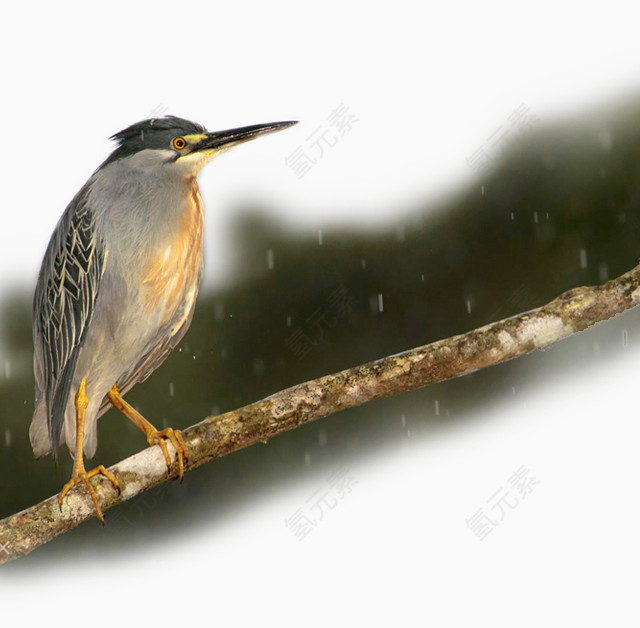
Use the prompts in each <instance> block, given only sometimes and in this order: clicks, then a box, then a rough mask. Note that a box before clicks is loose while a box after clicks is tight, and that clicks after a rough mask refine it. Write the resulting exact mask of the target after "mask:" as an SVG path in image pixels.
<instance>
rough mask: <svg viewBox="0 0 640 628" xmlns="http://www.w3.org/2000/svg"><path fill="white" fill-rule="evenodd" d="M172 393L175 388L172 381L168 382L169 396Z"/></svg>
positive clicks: (171, 395)
mask: <svg viewBox="0 0 640 628" xmlns="http://www.w3.org/2000/svg"><path fill="white" fill-rule="evenodd" d="M174 394H175V388H174V386H173V382H171V383H170V384H169V397H173V395H174Z"/></svg>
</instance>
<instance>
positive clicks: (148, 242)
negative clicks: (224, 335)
mask: <svg viewBox="0 0 640 628" xmlns="http://www.w3.org/2000/svg"><path fill="white" fill-rule="evenodd" d="M293 124H296V122H295V121H287V122H275V123H269V124H257V125H252V126H245V127H239V128H234V129H229V130H226V131H217V132H212V133H210V132H208V131H207V129H206V128H205V127H204V126H202V125H200V124H197V123H195V122H191V121H189V120H186V119H184V118H179V117H177V116H169V115H168V116H164V117H158V118H150V119H147V120H142V121H140V122H137V123H135V124H132V125H131V126H129V127H127V128H125V129H123V130H122V131H119V132H118V133H115V134H114V135H113V136H111V138H110V139H111V140H114V141H115V143H116V146H115V148H114V150H113V151H112V153H111V154H110V155H109V156H108V157H107V159H106V160H105V161H104V162H103V163H102V164H101V165H100V166H99V167H98V168H97V170H95V171H94V172H93V174H92V175H91V176H90V177H89V179H88V180H87V182H86V183H85V184H84V185H83V186H82V188H81V189H80V190H79V191H78V192H77V194H76V195H75V196H74V197H73V199H72V200H71V202H70V203H69V205H68V206H67V207H66V209H65V211H64V212H63V214H62V216H61V218H60V219H59V221H58V223H57V225H56V227H55V229H54V231H53V234H52V236H51V239H50V241H49V244H48V246H47V249H46V252H45V254H44V258H43V261H42V265H41V268H40V272H39V275H38V280H37V283H36V288H35V294H34V300H33V342H34V357H33V367H34V376H35V410H34V413H33V418H32V421H31V425H30V428H29V437H30V441H31V445H32V448H33V451H34V454H35V456H36V457H41V456H44V455H46V454H49V453H52V454H53V457H54V459H57V456H58V451H59V448H60V447H61V446H62V445H63V444H64V443H66V445H67V447H68V448H69V452H70V454H71V456H72V458H73V460H74V462H73V471H72V475H71V479H70V480H69V482H67V483H66V484H65V485H64V486H63V488H62V490H61V491H60V493H59V494H58V503H59V506H60V510H61V512H62V507H63V502H64V498H65V496H66V495H67V494H68V493H69V491H70V490H72V489H73V488H74V487H75V486H80V485H83V486H84V487H85V489H86V491H87V492H88V494H89V496H90V498H91V500H92V502H93V505H94V507H95V511H96V514H97V516H98V518H99V519H100V521H101V522H102V524H103V525H104V515H103V512H102V509H101V508H100V505H99V502H98V498H97V495H96V491H95V489H94V487H93V486H92V484H91V482H90V479H91V478H92V477H94V476H97V475H102V476H104V477H105V478H106V479H107V480H108V481H109V482H110V483H111V484H112V485H113V487H114V489H116V490H117V491H118V494H119V493H120V485H119V483H118V480H117V478H116V477H115V476H114V475H113V473H111V472H110V471H108V470H107V469H106V468H105V467H104V466H103V465H99V466H97V467H96V468H95V469H92V470H90V471H87V470H86V467H85V464H84V457H85V456H86V457H87V458H92V457H93V456H94V454H95V452H96V448H97V443H98V437H97V421H98V418H99V417H100V416H102V415H103V414H104V413H105V412H106V411H107V410H108V409H109V408H110V407H111V406H114V407H116V408H117V409H118V410H120V411H121V412H122V413H123V414H124V415H125V416H127V417H128V418H129V419H130V420H131V421H133V423H135V425H136V426H137V427H139V428H140V429H141V430H142V431H143V432H144V434H145V435H146V437H147V441H148V443H149V445H158V446H159V447H160V448H161V450H162V453H163V455H164V459H165V462H166V464H167V468H168V471H170V470H171V464H172V460H171V457H170V455H169V450H168V447H167V442H171V444H172V445H173V447H174V448H175V450H176V458H177V463H178V475H179V477H180V480H182V475H183V472H184V468H185V461H188V455H189V454H188V450H187V447H186V445H185V442H184V439H183V438H182V435H181V432H180V431H179V430H174V429H172V428H167V429H164V430H157V429H156V428H155V427H154V426H153V424H152V423H151V422H149V421H148V420H147V419H146V418H144V417H143V416H142V415H141V414H140V413H139V412H138V411H137V410H136V409H135V408H134V407H133V406H131V405H130V404H129V403H128V402H127V401H125V399H124V395H125V394H126V393H127V392H128V391H129V390H130V389H131V388H132V387H133V386H134V385H135V384H137V383H140V382H143V381H144V380H145V379H147V377H149V375H150V374H151V373H152V372H153V371H154V370H155V369H156V368H157V367H159V366H160V364H161V363H162V362H163V361H164V360H165V359H166V358H167V357H168V355H169V354H170V352H171V351H172V350H173V349H174V348H175V347H176V346H177V344H178V343H179V342H180V340H181V339H182V337H183V336H184V334H185V333H186V331H187V329H188V328H189V325H190V324H191V320H192V317H193V313H194V308H195V303H196V297H197V294H198V290H199V285H200V279H201V276H202V270H203V255H202V248H203V232H204V208H203V203H202V198H201V196H200V191H199V188H198V183H197V176H198V173H199V172H200V171H201V169H202V168H203V167H204V166H205V164H207V162H209V161H210V160H211V159H212V158H213V157H215V156H217V155H219V154H220V153H222V152H224V151H226V150H228V149H229V148H231V147H233V146H236V145H238V144H241V143H243V142H246V141H248V140H252V139H255V138H257V137H260V136H262V135H265V134H267V133H273V132H276V131H280V130H283V129H286V128H288V127H290V126H292V125H293Z"/></svg>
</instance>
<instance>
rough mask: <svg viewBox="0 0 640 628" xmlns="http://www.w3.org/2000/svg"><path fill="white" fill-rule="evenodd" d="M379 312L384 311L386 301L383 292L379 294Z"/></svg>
mask: <svg viewBox="0 0 640 628" xmlns="http://www.w3.org/2000/svg"><path fill="white" fill-rule="evenodd" d="M378 312H384V302H383V299H382V295H381V294H379V295H378Z"/></svg>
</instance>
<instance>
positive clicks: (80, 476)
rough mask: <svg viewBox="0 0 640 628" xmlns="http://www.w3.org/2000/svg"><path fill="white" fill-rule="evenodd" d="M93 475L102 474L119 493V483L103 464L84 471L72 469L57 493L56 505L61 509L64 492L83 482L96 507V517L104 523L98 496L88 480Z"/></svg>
mask: <svg viewBox="0 0 640 628" xmlns="http://www.w3.org/2000/svg"><path fill="white" fill-rule="evenodd" d="M95 475H104V477H105V478H107V480H109V482H111V484H113V488H115V489H116V490H117V491H118V495H120V485H119V484H118V480H117V479H116V477H115V475H113V473H111V471H107V469H105V468H104V466H103V465H99V466H97V467H96V468H95V469H92V470H91V471H88V472H87V471H85V470H84V468H83V469H78V470H74V472H73V475H72V476H71V479H70V480H69V481H68V482H67V483H66V484H65V485H64V487H63V488H62V490H61V491H60V494H59V495H58V505H59V506H60V510H62V502H63V500H64V498H65V496H66V494H67V493H68V492H69V491H70V490H71V489H72V488H73V487H74V486H76V484H84V486H85V488H86V489H87V493H89V497H91V501H92V502H93V505H94V506H95V509H96V514H97V515H98V519H100V521H101V522H102V525H104V515H103V514H102V509H101V508H100V505H99V504H98V496H97V495H96V490H95V489H94V488H93V486H92V484H91V482H90V481H89V480H90V479H91V478H92V477H93V476H95Z"/></svg>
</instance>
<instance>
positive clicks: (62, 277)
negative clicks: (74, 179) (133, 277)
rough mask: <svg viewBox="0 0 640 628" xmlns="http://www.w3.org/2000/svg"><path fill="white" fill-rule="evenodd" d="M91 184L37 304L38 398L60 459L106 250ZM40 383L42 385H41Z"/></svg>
mask: <svg viewBox="0 0 640 628" xmlns="http://www.w3.org/2000/svg"><path fill="white" fill-rule="evenodd" d="M89 190H90V183H88V184H87V185H86V186H85V187H84V188H83V189H82V190H80V192H78V194H77V195H76V197H75V198H74V199H73V200H72V201H71V203H70V204H69V206H68V207H67V209H66V210H65V212H64V214H63V215H62V218H61V219H60V221H59V222H58V225H57V226H56V229H55V231H54V233H53V235H52V237H51V240H50V242H49V246H48V248H47V252H46V253H45V257H44V260H43V262H42V268H41V269H40V275H39V277H38V284H37V286H36V293H35V298H34V304H33V323H34V324H33V329H34V343H35V345H36V352H35V354H36V356H37V360H38V361H39V362H40V364H38V365H36V371H38V370H39V372H40V378H38V376H37V375H36V382H37V385H39V386H41V387H42V390H36V398H38V397H39V396H40V395H42V394H43V395H44V402H45V404H46V412H47V426H48V431H49V438H50V440H51V447H52V449H53V452H54V455H56V453H57V450H58V442H59V439H60V433H61V430H62V425H63V423H64V413H65V409H66V406H67V401H68V398H69V394H70V387H71V382H72V379H73V375H74V371H75V367H76V363H77V360H78V353H79V350H80V348H81V347H82V345H83V343H84V340H85V336H86V332H87V328H88V325H89V323H90V322H91V318H92V315H93V311H94V307H95V302H96V298H97V295H98V290H99V287H100V281H101V279H102V274H103V272H104V267H105V261H106V251H105V248H104V245H103V242H102V240H101V239H100V238H99V237H98V235H97V233H96V230H95V220H94V215H93V212H92V211H91V207H90V206H89V203H88V195H89ZM38 380H40V381H38Z"/></svg>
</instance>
